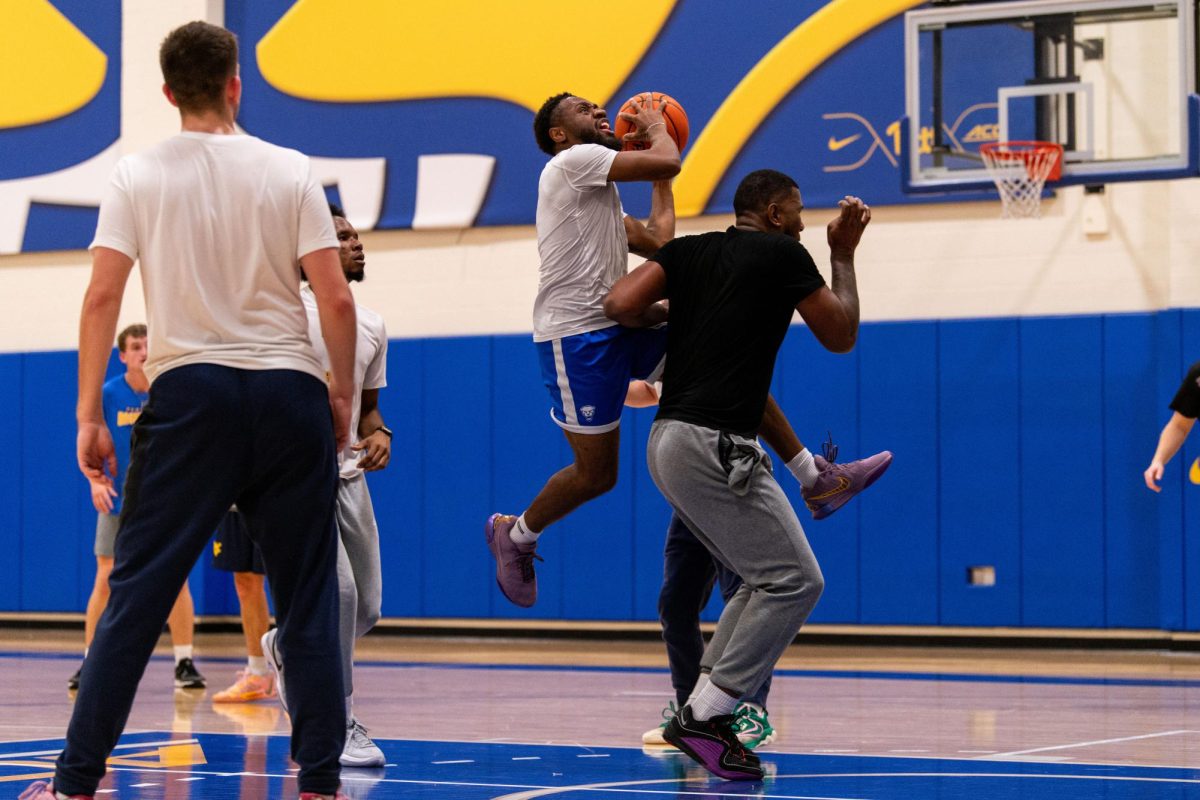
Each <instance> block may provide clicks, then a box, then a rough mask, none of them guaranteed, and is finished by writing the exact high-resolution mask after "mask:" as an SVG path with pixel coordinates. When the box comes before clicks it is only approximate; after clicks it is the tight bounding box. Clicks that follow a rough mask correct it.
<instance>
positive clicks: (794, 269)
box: [776, 239, 825, 306]
mask: <svg viewBox="0 0 1200 800" xmlns="http://www.w3.org/2000/svg"><path fill="white" fill-rule="evenodd" d="M779 244H780V246H779V247H778V248H777V250H776V274H777V275H778V280H779V290H780V292H781V293H782V294H783V296H784V297H786V298H787V299H788V304H789V305H793V306H794V305H796V304H797V303H799V302H800V301H801V300H803V299H804V298H806V297H808V296H809V295H810V294H812V293H813V292H815V291H816V290H817V289H820V288H821V287H822V286H824V285H825V279H824V278H822V277H821V273H820V272H818V271H817V265H816V263H815V262H814V261H813V259H812V256H811V255H809V253H808V250H807V248H805V247H804V245H802V244H800V243H799V242H797V241H793V240H791V239H782V240H781V241H780V243H779Z"/></svg>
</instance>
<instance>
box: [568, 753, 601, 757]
mask: <svg viewBox="0 0 1200 800" xmlns="http://www.w3.org/2000/svg"><path fill="white" fill-rule="evenodd" d="M575 757H576V758H608V757H609V754H608V753H576V754H575Z"/></svg>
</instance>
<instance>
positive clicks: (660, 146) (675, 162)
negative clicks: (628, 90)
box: [608, 100, 681, 181]
mask: <svg viewBox="0 0 1200 800" xmlns="http://www.w3.org/2000/svg"><path fill="white" fill-rule="evenodd" d="M630 107H631V108H632V111H631V112H621V119H623V120H625V121H626V122H628V123H629V124H631V125H632V126H633V130H632V131H630V132H629V133H627V134H625V138H624V140H625V141H643V142H646V143H648V144H649V147H647V148H646V149H645V150H622V151H621V152H620V153H617V157H616V158H615V159H613V163H612V166H611V167H610V168H609V170H608V179H609V180H610V181H662V180H669V179H671V178H674V177H675V176H676V175H678V174H679V168H680V164H681V162H680V158H679V148H678V147H677V146H676V145H675V140H674V139H672V138H671V135H670V134H669V133H668V132H667V121H666V120H665V119H663V113H662V110H661V109H657V108H652V107H651V106H649V105H646V104H644V103H642V102H641V101H640V100H634V101H633V102H632V103H631V104H630Z"/></svg>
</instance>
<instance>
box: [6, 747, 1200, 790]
mask: <svg viewBox="0 0 1200 800" xmlns="http://www.w3.org/2000/svg"><path fill="white" fill-rule="evenodd" d="M376 741H377V742H378V744H379V745H380V746H381V747H382V748H383V751H384V753H385V754H386V755H387V757H388V766H387V767H386V768H384V769H378V770H361V769H358V770H355V769H347V770H344V771H343V782H344V787H343V791H344V792H345V793H346V794H348V795H349V796H350V797H351V798H354V799H355V800H365V799H366V798H370V799H371V800H390V799H391V798H414V797H433V796H436V797H439V798H459V799H461V800H490V799H491V798H505V800H518V799H523V798H535V797H558V796H570V797H572V798H578V799H579V800H591V799H592V798H602V797H608V798H624V799H625V800H632V798H636V797H637V796H639V795H640V796H645V797H646V798H660V797H663V796H674V797H680V798H689V799H690V798H720V797H730V798H733V797H743V798H745V797H761V798H781V799H782V798H787V800H852V799H853V800H868V799H869V800H900V799H901V798H904V799H905V800H907V799H909V798H938V799H939V800H957V799H958V798H963V799H964V800H965V798H972V800H976V799H978V798H990V799H991V800H1003V799H1004V798H1014V799H1015V798H1020V799H1021V800H1039V799H1040V798H1053V800H1085V799H1086V800H1093V798H1106V800H1125V799H1126V798H1128V800H1158V798H1164V799H1165V798H1171V799H1172V800H1180V799H1181V798H1200V771H1197V770H1191V769H1178V768H1153V767H1123V766H1112V765H1103V766H1101V765H1095V766H1089V765H1079V764H1076V765H1068V764H1052V763H1028V762H1014V761H977V760H950V759H914V758H878V757H848V756H825V755H797V754H778V755H776V754H771V753H770V752H769V751H764V752H763V753H762V755H763V761H764V763H765V764H767V765H768V772H769V777H768V778H767V780H765V781H763V782H762V783H731V782H726V781H720V780H717V779H714V778H711V777H710V776H708V775H707V773H705V772H704V771H703V770H701V769H700V768H699V767H698V766H696V765H694V764H693V763H691V762H690V761H688V760H687V759H686V758H685V757H683V756H682V755H679V754H676V753H673V752H670V751H667V752H665V753H660V754H656V755H650V754H647V753H645V752H643V751H641V750H636V749H622V748H592V747H587V746H582V745H579V746H545V745H525V744H511V743H487V742H484V743H480V742H471V743H467V742H417V741H406V740H376ZM61 746H62V741H61V740H57V741H55V740H43V741H29V742H7V743H5V744H4V745H2V746H0V784H7V786H0V796H5V797H15V796H16V795H17V794H18V793H19V791H20V789H21V788H23V787H24V785H25V784H26V783H28V782H30V781H33V780H36V779H38V778H41V777H44V776H48V775H49V771H50V769H51V768H52V767H51V765H52V764H53V760H54V757H55V756H56V755H57V752H58V749H59V748H60V747H61ZM110 769H111V774H110V778H109V779H108V780H106V782H105V784H104V785H103V787H102V789H101V791H100V792H99V793H98V794H97V797H104V798H128V799H130V800H132V799H133V798H138V800H142V799H144V798H170V799H171V800H215V799H216V798H222V799H225V798H238V799H239V800H251V798H289V797H295V791H296V790H295V782H294V778H293V776H294V773H295V768H294V767H292V766H291V762H290V761H289V760H288V739H287V738H286V737H283V736H252V737H247V736H240V735H233V734H196V735H195V736H186V735H181V734H171V733H168V732H149V733H147V732H142V733H138V734H136V735H130V736H126V737H124V738H123V739H122V740H121V745H120V746H119V747H118V749H117V751H116V752H115V753H114V754H113V761H112V762H111V764H110ZM8 787H11V789H9V788H8Z"/></svg>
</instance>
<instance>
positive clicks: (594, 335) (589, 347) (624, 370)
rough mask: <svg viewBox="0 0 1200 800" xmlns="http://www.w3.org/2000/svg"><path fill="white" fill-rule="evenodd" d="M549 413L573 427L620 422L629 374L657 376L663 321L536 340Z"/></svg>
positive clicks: (601, 429) (600, 427)
mask: <svg viewBox="0 0 1200 800" xmlns="http://www.w3.org/2000/svg"><path fill="white" fill-rule="evenodd" d="M536 346H537V351H538V360H539V361H540V363H541V366H542V381H543V382H544V383H545V384H546V389H547V390H548V391H549V392H550V403H551V405H550V418H551V419H553V420H554V421H555V422H556V423H557V424H558V426H559V427H561V428H563V429H564V430H568V431H571V432H573V433H606V432H608V431H611V430H613V429H614V428H616V427H617V425H619V424H620V423H621V409H622V408H623V407H624V406H625V395H626V393H627V392H628V390H629V382H630V381H631V380H658V379H659V378H660V377H661V375H662V365H663V363H664V359H665V358H666V351H667V327H666V326H665V325H662V326H659V327H657V328H623V327H621V326H620V325H613V326H612V327H609V328H602V329H601V330H598V331H588V332H587V333H577V334H575V335H574V336H564V337H563V338H561V339H551V340H549V341H545V342H537V343H536Z"/></svg>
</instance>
